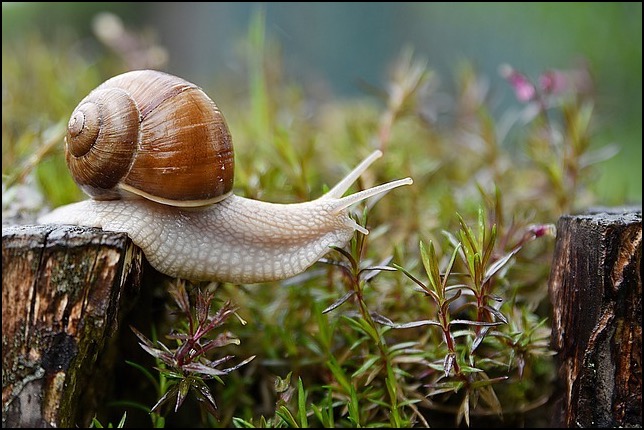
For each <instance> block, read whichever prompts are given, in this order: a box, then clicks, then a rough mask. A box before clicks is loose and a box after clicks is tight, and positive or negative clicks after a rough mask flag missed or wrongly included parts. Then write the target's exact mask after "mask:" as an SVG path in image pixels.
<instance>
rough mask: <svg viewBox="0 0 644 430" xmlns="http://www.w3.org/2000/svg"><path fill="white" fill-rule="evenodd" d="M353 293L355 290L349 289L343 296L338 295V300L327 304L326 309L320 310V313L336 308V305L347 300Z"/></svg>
mask: <svg viewBox="0 0 644 430" xmlns="http://www.w3.org/2000/svg"><path fill="white" fill-rule="evenodd" d="M355 293H356V292H355V290H351V291H349V292H348V293H346V294H345V295H344V296H342V297H340V298H339V299H338V300H336V301H335V302H333V303H332V304H331V305H329V306H327V307H326V309H324V310H323V311H322V314H326V313H329V312H331V311H332V310H333V309H335V308H337V307H338V306H340V305H341V304H343V303H344V302H346V301H347V300H349V299H350V298H351V296H353V295H354V294H355Z"/></svg>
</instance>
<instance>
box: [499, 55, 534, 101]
mask: <svg viewBox="0 0 644 430" xmlns="http://www.w3.org/2000/svg"><path fill="white" fill-rule="evenodd" d="M499 73H500V74H501V76H502V77H503V78H505V80H507V81H508V82H509V83H510V85H512V89H514V94H515V95H516V97H517V100H519V101H520V102H522V103H526V102H529V101H531V100H533V99H534V98H535V96H536V94H537V90H536V88H535V86H534V84H533V83H532V82H530V80H529V79H528V78H527V77H526V76H525V75H524V74H523V73H520V72H517V71H516V70H515V69H513V68H512V66H510V65H508V64H504V65H502V66H501V67H500V68H499Z"/></svg>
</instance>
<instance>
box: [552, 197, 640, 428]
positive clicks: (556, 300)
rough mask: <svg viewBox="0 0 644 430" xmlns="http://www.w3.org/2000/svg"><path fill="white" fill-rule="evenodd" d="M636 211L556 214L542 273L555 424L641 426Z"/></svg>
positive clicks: (638, 268) (638, 250)
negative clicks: (557, 389) (555, 385)
mask: <svg viewBox="0 0 644 430" xmlns="http://www.w3.org/2000/svg"><path fill="white" fill-rule="evenodd" d="M641 260H642V210H641V208H638V209H635V210H633V209H631V210H626V211H619V210H609V211H604V210H601V209H600V210H595V211H592V212H589V213H588V214H585V215H578V216H564V217H562V218H561V219H560V220H559V222H558V223H557V241H556V246H555V253H554V256H553V265H552V269H551V273H550V284H549V293H550V299H551V302H552V306H553V332H552V340H553V347H554V349H555V350H556V351H557V352H558V355H559V357H558V358H559V363H560V368H559V377H560V381H561V384H562V389H563V398H562V401H561V411H559V412H560V416H558V417H556V418H555V421H556V422H555V423H554V424H555V425H563V426H566V427H641V426H642V367H641V366H642V278H641V273H640V265H641Z"/></svg>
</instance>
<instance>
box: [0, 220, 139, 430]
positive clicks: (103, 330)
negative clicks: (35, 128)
mask: <svg viewBox="0 0 644 430" xmlns="http://www.w3.org/2000/svg"><path fill="white" fill-rule="evenodd" d="M143 261H144V260H143V254H142V253H141V251H140V250H139V249H138V248H137V247H135V246H134V245H133V244H132V242H131V241H130V240H129V239H128V237H127V235H125V234H122V233H109V232H103V231H102V230H98V229H91V228H78V227H70V226H42V225H40V226H9V227H5V226H3V227H2V425H3V427H76V426H87V425H88V424H89V422H90V420H91V418H92V416H88V415H87V414H93V413H94V412H95V411H96V409H97V407H98V406H99V404H100V403H101V402H102V401H103V399H104V394H105V393H106V392H107V391H108V390H107V386H108V381H109V378H110V373H111V372H110V371H109V369H110V367H111V365H112V364H113V363H112V362H113V361H114V360H113V358H112V357H111V354H110V348H108V345H109V344H110V343H111V342H113V341H114V339H115V336H113V335H114V334H115V333H116V330H117V327H118V324H119V321H120V319H121V318H122V316H123V314H124V311H125V310H127V308H129V307H130V305H131V303H132V302H134V299H135V298H136V296H137V294H138V291H139V287H140V285H141V279H142V269H141V268H142V267H143V265H142V262H143Z"/></svg>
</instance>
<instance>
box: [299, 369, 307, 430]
mask: <svg viewBox="0 0 644 430" xmlns="http://www.w3.org/2000/svg"><path fill="white" fill-rule="evenodd" d="M297 412H298V416H299V418H300V427H302V428H308V427H309V420H308V419H307V417H306V392H305V391H304V385H303V384H302V378H298V380H297Z"/></svg>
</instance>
